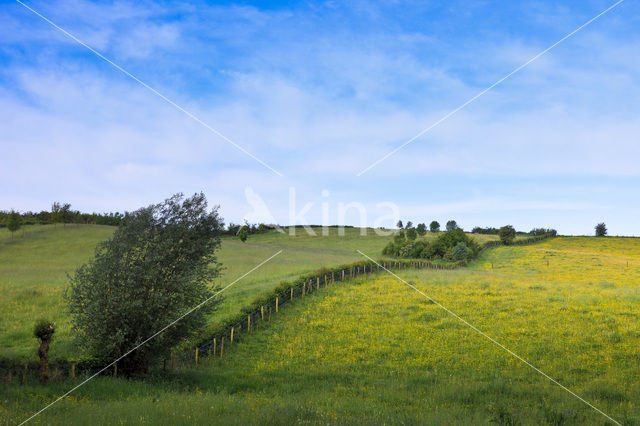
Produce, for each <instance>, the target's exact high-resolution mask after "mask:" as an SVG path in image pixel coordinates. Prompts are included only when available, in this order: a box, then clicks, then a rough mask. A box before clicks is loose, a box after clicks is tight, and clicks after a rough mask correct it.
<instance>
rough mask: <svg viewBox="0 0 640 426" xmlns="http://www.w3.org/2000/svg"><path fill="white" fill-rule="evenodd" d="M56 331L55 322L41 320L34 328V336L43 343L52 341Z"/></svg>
mask: <svg viewBox="0 0 640 426" xmlns="http://www.w3.org/2000/svg"><path fill="white" fill-rule="evenodd" d="M55 331H56V329H55V325H54V324H53V322H51V321H49V320H46V319H41V320H39V321H38V322H36V324H35V326H34V327H33V336H34V337H37V338H38V339H40V340H43V341H50V340H51V337H52V336H53V333H55Z"/></svg>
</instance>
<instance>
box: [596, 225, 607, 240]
mask: <svg viewBox="0 0 640 426" xmlns="http://www.w3.org/2000/svg"><path fill="white" fill-rule="evenodd" d="M606 235H607V225H605V224H604V222H602V223H599V224H597V225H596V237H604V236H606Z"/></svg>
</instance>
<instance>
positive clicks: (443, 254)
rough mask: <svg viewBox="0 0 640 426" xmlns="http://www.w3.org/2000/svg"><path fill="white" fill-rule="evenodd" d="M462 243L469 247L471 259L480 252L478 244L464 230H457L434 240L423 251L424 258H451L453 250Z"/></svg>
mask: <svg viewBox="0 0 640 426" xmlns="http://www.w3.org/2000/svg"><path fill="white" fill-rule="evenodd" d="M460 242H462V243H464V244H465V245H466V246H467V248H468V249H469V252H470V256H471V257H474V256H475V255H476V254H477V253H478V251H479V250H480V247H479V246H478V243H476V242H475V241H474V240H473V239H471V238H469V236H468V235H467V234H465V233H464V231H463V230H462V229H460V228H457V229H454V230H451V231H447V232H445V233H443V234H442V235H440V236H439V237H438V238H436V239H435V240H433V242H431V243H430V244H429V245H428V246H427V247H425V249H424V250H423V253H422V257H425V258H427V259H437V258H450V257H451V256H452V254H453V248H454V247H455V246H456V245H458V243H460Z"/></svg>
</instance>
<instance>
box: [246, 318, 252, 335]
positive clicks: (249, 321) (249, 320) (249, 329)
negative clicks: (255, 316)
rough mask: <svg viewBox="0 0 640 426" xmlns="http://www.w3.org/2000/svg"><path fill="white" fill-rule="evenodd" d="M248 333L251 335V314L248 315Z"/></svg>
mask: <svg viewBox="0 0 640 426" xmlns="http://www.w3.org/2000/svg"><path fill="white" fill-rule="evenodd" d="M247 333H251V314H249V315H247Z"/></svg>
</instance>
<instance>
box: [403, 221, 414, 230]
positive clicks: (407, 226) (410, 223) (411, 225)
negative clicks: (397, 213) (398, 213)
mask: <svg viewBox="0 0 640 426" xmlns="http://www.w3.org/2000/svg"><path fill="white" fill-rule="evenodd" d="M411 228H413V222H411V221H410V220H409V221H407V224H406V225H405V227H404V229H411Z"/></svg>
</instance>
